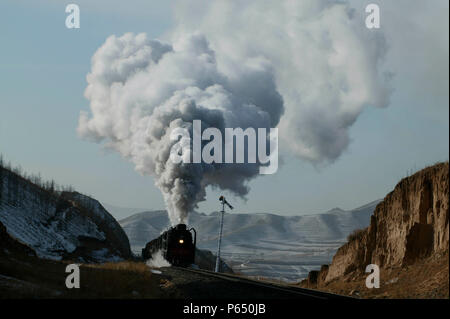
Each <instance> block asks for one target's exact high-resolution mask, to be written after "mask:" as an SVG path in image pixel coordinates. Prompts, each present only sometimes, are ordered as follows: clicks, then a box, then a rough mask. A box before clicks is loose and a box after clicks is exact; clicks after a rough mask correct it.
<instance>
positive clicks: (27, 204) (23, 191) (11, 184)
mask: <svg viewBox="0 0 450 319" xmlns="http://www.w3.org/2000/svg"><path fill="white" fill-rule="evenodd" d="M0 170H1V175H0V177H1V178H0V223H2V224H3V225H4V226H5V227H6V230H7V232H8V234H9V235H10V236H12V237H13V238H15V239H16V240H18V241H20V242H22V243H24V244H26V245H28V246H29V247H31V248H32V249H33V250H34V251H35V252H36V254H37V255H38V256H39V257H42V258H49V259H56V260H59V259H63V258H70V259H72V260H79V261H81V262H83V261H107V260H120V259H122V258H128V257H129V256H130V246H129V242H128V238H127V236H126V234H125V233H124V231H123V230H122V228H121V227H120V225H119V224H118V223H117V221H116V220H115V219H114V218H113V217H112V216H111V215H110V214H109V213H108V212H107V211H106V210H105V209H104V208H103V207H102V206H101V204H100V203H99V202H98V201H96V200H94V199H92V198H90V197H88V196H84V195H81V194H79V193H75V192H63V193H56V192H49V191H47V190H44V189H42V188H41V187H39V186H37V185H35V184H33V183H31V182H29V181H27V180H25V179H24V178H22V177H20V176H18V175H17V174H15V173H12V172H10V171H9V170H6V169H3V168H1V167H0Z"/></svg>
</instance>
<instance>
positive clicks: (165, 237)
mask: <svg viewBox="0 0 450 319" xmlns="http://www.w3.org/2000/svg"><path fill="white" fill-rule="evenodd" d="M196 241H197V234H196V231H195V229H194V228H191V229H187V226H186V225H185V224H178V225H176V226H175V227H171V228H170V229H169V230H167V231H165V232H164V233H163V234H161V236H159V237H158V238H156V239H154V240H152V241H150V242H149V243H147V245H146V246H145V248H144V249H142V257H143V258H144V259H149V258H151V257H152V255H153V254H155V253H156V252H157V251H161V252H162V255H163V257H164V258H165V259H166V260H167V261H168V262H169V263H171V264H172V265H174V266H182V267H185V266H188V265H190V264H193V263H194V261H195V246H196Z"/></svg>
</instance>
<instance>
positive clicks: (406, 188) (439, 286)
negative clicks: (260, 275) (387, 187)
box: [301, 163, 449, 298]
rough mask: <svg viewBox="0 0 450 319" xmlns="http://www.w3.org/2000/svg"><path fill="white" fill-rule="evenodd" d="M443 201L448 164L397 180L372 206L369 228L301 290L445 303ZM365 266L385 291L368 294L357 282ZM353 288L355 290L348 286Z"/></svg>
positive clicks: (445, 208)
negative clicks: (375, 271)
mask: <svg viewBox="0 0 450 319" xmlns="http://www.w3.org/2000/svg"><path fill="white" fill-rule="evenodd" d="M448 199H449V165H448V163H440V164H436V165H434V166H430V167H427V168H425V169H423V170H421V171H419V172H417V173H415V174H414V175H412V176H410V177H407V178H404V179H402V180H401V181H400V182H399V183H398V184H397V185H396V187H395V188H394V190H393V191H392V192H391V193H389V194H388V195H387V196H386V197H385V198H384V200H383V201H382V202H381V203H379V204H378V205H377V207H376V209H375V212H374V214H373V215H372V217H371V222H370V225H369V227H367V228H366V229H364V230H362V231H359V232H357V233H355V234H354V236H352V238H351V239H350V241H349V242H347V243H346V244H344V245H343V246H342V247H341V248H339V250H338V251H337V252H336V254H335V256H334V257H333V261H332V263H331V265H329V266H323V267H322V269H321V270H320V271H314V272H311V273H310V274H309V276H308V278H307V279H306V280H304V281H303V282H302V283H301V285H302V286H304V287H310V288H318V289H324V290H332V291H334V292H340V293H350V292H352V293H353V294H356V295H358V294H361V292H362V291H365V290H366V292H367V294H366V296H368V297H377V296H383V297H413V298H414V297H420V298H436V297H447V298H448V295H449V293H448V287H449V283H448V248H449V223H448V221H449V209H448ZM369 264H376V265H378V266H379V267H380V279H381V283H380V285H381V286H383V285H384V286H385V287H384V288H386V287H389V289H388V290H386V289H382V290H379V289H373V290H370V293H369V292H368V290H367V288H366V287H365V281H364V280H363V279H364V278H365V277H366V276H367V275H368V274H366V273H365V269H366V266H367V265H369ZM407 273H409V274H410V275H408V276H406V277H405V281H404V282H403V284H404V285H405V287H404V288H405V289H408V292H405V293H402V289H398V288H399V287H400V286H399V285H400V284H402V281H401V280H400V279H401V278H402V277H403V276H405V275H406V274H407ZM411 276H413V278H410V277H411ZM433 276H434V277H435V278H434V279H436V280H434V279H433ZM444 277H445V278H447V279H445V278H444ZM406 278H410V279H411V280H410V281H411V282H410V283H407V282H409V281H408V280H406ZM437 278H439V280H438V279H437ZM357 282H360V287H358V286H355V285H353V284H352V283H357ZM414 283H415V284H414ZM427 283H428V284H427ZM346 287H347V288H346ZM376 291H378V292H379V293H381V292H382V291H383V292H382V294H381V295H377V293H376ZM390 291H391V292H392V293H390ZM394 291H397V292H396V293H394ZM363 295H364V293H363Z"/></svg>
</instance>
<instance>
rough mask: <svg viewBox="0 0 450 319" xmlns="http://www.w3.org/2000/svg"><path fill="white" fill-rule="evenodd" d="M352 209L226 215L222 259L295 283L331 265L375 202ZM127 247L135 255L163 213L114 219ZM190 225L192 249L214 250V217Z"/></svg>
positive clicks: (162, 223)
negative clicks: (194, 240) (194, 233)
mask: <svg viewBox="0 0 450 319" xmlns="http://www.w3.org/2000/svg"><path fill="white" fill-rule="evenodd" d="M378 202H379V201H375V202H372V203H369V204H367V205H365V206H362V207H359V208H357V209H354V210H350V211H344V210H341V209H339V208H334V209H332V210H330V211H328V212H326V213H323V214H313V215H302V216H280V215H275V214H265V213H263V214H239V213H226V214H225V223H224V231H223V234H224V235H223V241H222V252H223V253H222V256H223V257H224V259H225V261H226V262H227V263H228V264H229V265H231V266H232V267H233V269H234V270H235V271H236V272H241V273H244V274H246V275H249V276H262V277H270V278H277V279H281V280H286V281H297V280H299V279H301V278H305V277H306V276H307V274H308V272H309V271H310V270H314V269H319V268H320V266H321V265H322V264H325V263H330V262H331V258H332V256H333V255H334V253H335V252H336V250H337V248H339V247H340V246H341V245H342V243H344V242H345V241H346V237H347V235H348V234H349V233H351V232H352V231H353V230H355V229H359V228H364V227H366V226H368V225H369V221H370V215H372V213H373V211H374V209H375V206H376V204H377V203H378ZM119 223H120V224H121V226H122V228H123V229H124V230H125V232H126V233H127V235H128V238H129V240H130V244H131V249H132V250H133V251H134V252H136V253H140V251H141V248H142V247H144V246H145V244H146V243H147V242H148V241H149V240H151V239H153V238H156V237H158V236H159V234H160V233H161V232H162V231H163V230H165V229H166V228H167V226H168V224H169V220H168V217H167V212H166V211H151V212H142V213H139V214H135V215H132V216H130V217H128V218H125V219H123V220H121V221H119ZM189 226H192V227H194V228H195V229H196V230H197V234H198V240H197V245H198V247H199V248H200V249H208V250H211V251H213V252H215V251H216V249H217V236H218V229H219V213H214V214H211V215H205V214H199V213H191V214H190V215H189Z"/></svg>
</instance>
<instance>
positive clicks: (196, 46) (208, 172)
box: [78, 33, 283, 224]
mask: <svg viewBox="0 0 450 319" xmlns="http://www.w3.org/2000/svg"><path fill="white" fill-rule="evenodd" d="M242 79H245V81H244V82H242ZM87 81H88V87H87V89H86V92H85V95H86V97H87V98H88V99H89V100H90V102H91V111H92V116H91V117H89V115H88V114H87V113H86V112H82V113H81V115H80V120H79V126H78V132H79V133H80V135H81V136H83V137H86V138H91V139H94V140H96V141H102V140H106V143H107V146H108V147H112V148H114V149H116V150H117V151H119V152H120V153H121V154H122V155H123V156H125V157H127V158H129V159H131V160H132V161H133V163H134V164H135V166H136V169H137V170H138V171H139V172H141V173H143V174H151V175H153V176H155V177H156V185H157V187H158V188H159V189H160V190H161V192H162V194H163V196H164V199H165V202H166V205H167V209H168V212H169V217H170V220H171V223H172V224H178V223H180V222H186V218H187V214H188V213H189V212H190V211H192V210H193V209H194V208H195V207H196V205H197V203H198V202H199V201H201V200H203V199H204V197H205V187H206V186H208V185H214V186H218V187H220V188H222V189H228V190H230V191H232V192H234V193H235V194H237V195H239V196H244V195H246V194H247V192H248V187H247V186H246V181H247V180H248V179H250V178H252V177H254V176H256V175H257V174H258V172H259V170H258V165H257V164H220V163H213V164H206V163H201V164H175V163H174V162H173V161H172V160H171V159H170V150H171V148H172V146H173V144H175V143H176V141H171V140H170V136H171V132H172V130H173V129H175V128H178V127H184V128H187V129H188V130H190V131H192V122H193V120H201V121H202V128H206V127H215V128H218V129H220V130H221V131H222V132H223V131H224V128H225V127H230V128H235V127H241V128H243V129H246V128H248V127H253V128H267V129H269V128H271V127H275V126H276V125H277V124H278V122H279V119H280V116H281V114H282V112H283V102H282V99H281V96H280V95H279V94H278V93H277V91H276V89H275V83H274V81H273V73H272V68H271V65H270V63H268V62H267V60H265V59H263V58H249V59H246V60H243V61H241V63H240V65H239V69H236V71H235V72H234V74H231V76H230V75H228V74H227V75H226V74H224V73H222V72H220V71H219V70H218V66H217V63H216V58H215V52H214V51H212V50H211V49H210V47H209V45H208V42H207V40H206V39H205V37H204V36H202V35H201V34H189V35H182V36H181V37H179V38H177V39H175V40H174V42H173V44H172V45H170V44H164V43H162V42H159V41H154V40H148V39H147V38H146V35H145V34H138V35H133V34H131V33H128V34H125V35H124V36H122V37H119V38H118V37H115V36H111V37H109V38H108V39H107V40H106V42H105V43H104V44H103V45H102V47H100V49H98V50H97V52H96V53H95V54H94V57H93V58H92V70H91V73H89V74H88V76H87ZM191 136H192V134H191Z"/></svg>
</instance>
